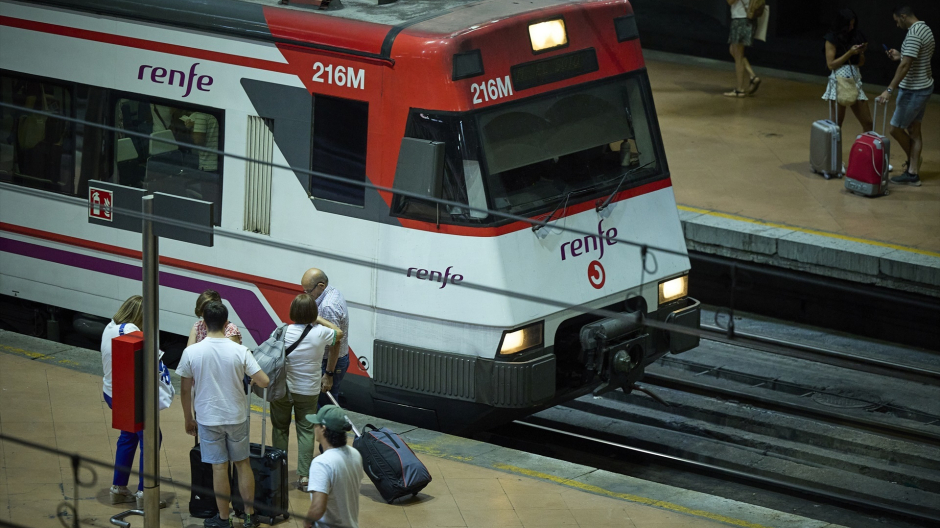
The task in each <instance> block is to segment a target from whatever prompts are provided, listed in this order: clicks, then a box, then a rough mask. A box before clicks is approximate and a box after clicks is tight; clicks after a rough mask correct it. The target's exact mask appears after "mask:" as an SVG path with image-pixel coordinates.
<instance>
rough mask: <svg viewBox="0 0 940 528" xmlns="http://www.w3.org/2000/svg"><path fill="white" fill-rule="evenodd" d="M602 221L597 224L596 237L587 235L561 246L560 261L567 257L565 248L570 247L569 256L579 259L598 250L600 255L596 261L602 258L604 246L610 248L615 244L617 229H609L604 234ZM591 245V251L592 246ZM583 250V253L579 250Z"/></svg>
mask: <svg viewBox="0 0 940 528" xmlns="http://www.w3.org/2000/svg"><path fill="white" fill-rule="evenodd" d="M603 223H604V221H603V220H601V221H600V222H598V223H597V236H594V235H587V236H585V237H584V238H576V239H574V240H572V241H571V242H565V243H564V244H562V245H561V260H565V259H566V258H568V256H567V255H566V254H565V246H570V248H569V249H570V250H571V256H572V257H580V256H581V255H587V254H588V253H590V252H591V251H596V250H598V249H600V251H601V255H600V256H599V257H597V260H600V259H602V258H604V246H612V245H614V244H616V243H617V241H616V240H615V239H616V238H617V228H616V227H611V228H610V229H608V230H607V232H606V233H604V228H603V227H602V226H601V224H603ZM592 245H593V249H592V247H591V246H592ZM582 249H583V250H584V251H583V252H582V251H581V250H582Z"/></svg>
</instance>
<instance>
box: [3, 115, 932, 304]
mask: <svg viewBox="0 0 940 528" xmlns="http://www.w3.org/2000/svg"><path fill="white" fill-rule="evenodd" d="M0 108H9V109H12V110H18V111H23V112H31V113H35V114H39V115H42V116H45V117H47V118H53V119H61V120H63V121H67V122H71V123H75V124H80V125H83V126H90V127H94V128H99V129H102V130H106V131H109V132H114V133H120V134H124V135H125V136H130V137H138V138H141V139H146V140H149V141H156V142H161V143H165V144H169V145H174V146H177V147H185V148H189V149H192V150H197V151H202V152H207V153H210V154H215V155H218V156H223V157H226V158H231V159H235V160H239V161H244V162H248V163H255V164H259V165H265V166H270V167H271V168H272V169H281V170H286V171H291V172H293V173H295V174H297V173H300V174H306V175H308V176H312V177H316V178H321V179H324V180H328V181H333V182H337V183H343V184H346V185H354V186H359V187H363V188H365V189H372V190H375V191H379V192H387V193H390V194H397V195H400V196H406V197H410V198H415V199H420V200H424V201H428V202H431V203H437V204H440V205H446V206H451V207H457V208H461V209H468V210H471V211H476V212H481V213H486V214H488V215H492V216H495V217H500V218H503V219H506V220H513V221H517V222H524V223H528V224H530V225H531V226H533V227H546V228H551V229H552V230H553V231H555V232H567V233H572V234H577V235H579V236H581V237H583V236H592V237H598V234H597V233H596V232H591V231H586V230H582V229H577V228H574V227H570V226H568V225H567V223H566V224H565V225H560V226H559V225H553V224H551V223H550V222H546V221H543V220H538V219H535V218H529V217H525V216H520V215H516V214H512V213H507V212H504V211H499V210H494V209H488V208H481V207H474V206H470V205H468V204H464V203H461V202H455V201H452V200H447V199H444V198H436V197H427V196H424V195H420V194H418V193H413V192H410V191H405V190H401V189H395V188H392V187H385V186H382V185H376V184H373V183H371V182H368V181H363V182H360V181H354V180H350V179H347V178H344V177H341V176H336V175H332V174H328V173H323V172H319V171H314V170H311V169H305V168H301V167H292V166H290V165H285V164H280V163H275V162H272V161H267V160H259V159H255V158H250V157H248V156H243V155H240V154H235V153H231V152H226V151H222V150H218V149H213V148H209V147H203V146H199V145H194V144H192V143H186V142H181V141H177V140H172V139H165V138H157V137H152V136H151V135H149V134H145V133H142V132H136V131H133V130H126V129H123V128H119V127H114V126H110V125H106V124H103V123H96V122H94V121H88V120H86V119H79V118H75V117H69V116H61V115H58V114H54V113H51V112H45V111H42V110H37V109H33V108H28V107H24V106H19V105H14V104H10V103H5V102H2V101H0ZM17 187H18V188H20V189H30V188H29V187H24V186H17ZM34 191H35V190H34ZM35 194H37V195H38V196H41V197H43V198H50V197H51V196H56V197H62V198H72V196H74V195H64V194H60V193H50V192H47V191H38V192H36V193H35ZM76 200H78V201H79V202H80V203H81V204H82V206H83V207H84V206H86V205H87V202H85V201H84V200H82V199H80V198H76ZM112 209H113V210H115V211H119V212H122V213H124V214H128V215H131V216H140V217H142V216H143V213H142V212H141V211H134V210H132V209H124V208H113V207H112ZM154 219H155V220H158V221H161V222H165V223H167V224H172V225H178V226H182V225H185V226H186V227H189V228H192V229H195V230H202V231H208V230H213V228H210V227H205V226H196V225H194V224H186V223H185V222H184V223H182V224H180V223H179V222H180V221H178V220H173V219H170V218H165V219H160V218H154ZM213 232H215V233H218V234H220V235H222V236H227V237H230V238H239V237H241V236H244V235H245V233H243V232H236V231H230V230H225V229H220V228H215V229H214V231H213ZM618 234H619V233H618ZM602 238H603V240H605V241H608V242H616V243H623V244H625V245H628V246H632V247H635V248H637V249H639V250H640V251H639V253H638V257H641V258H642V254H643V253H645V252H650V251H658V252H661V253H664V254H668V255H673V256H678V257H681V258H688V253H687V252H684V251H679V250H675V249H672V248H666V247H661V246H657V245H653V244H649V243H643V242H637V241H634V240H629V239H625V238H621V237H608V236H606V234H605V236H603V237H602ZM248 241H250V242H252V243H259V244H266V245H276V244H277V243H279V241H275V240H273V239H269V238H262V237H260V236H258V237H254V236H252V237H250V239H249V240H248ZM300 248H302V249H299V250H301V251H304V252H307V253H310V252H311V247H310V246H300ZM295 250H297V249H295ZM327 255H330V256H331V257H330V258H336V257H337V256H338V255H337V254H335V253H322V254H321V255H320V256H327ZM696 258H697V259H699V260H701V261H704V262H710V263H712V264H718V265H721V266H727V265H728V263H727V261H726V260H725V259H723V258H720V257H716V256H712V255H708V254H704V253H702V254H699V255H697V256H696ZM339 260H343V259H342V258H340V259H339ZM354 260H355V259H354ZM361 264H362V265H369V266H372V267H375V265H374V263H371V262H367V261H362V263H361ZM734 267H735V268H740V269H744V270H748V271H754V272H759V273H762V274H765V275H772V276H777V277H781V278H786V279H789V280H793V279H794V278H793V277H792V276H791V275H790V274H788V273H786V272H784V271H782V270H775V269H773V268H770V267H767V266H762V265H759V264H753V263H750V262H746V261H736V262H735V263H734ZM387 271H395V272H402V273H403V272H406V271H407V269H406V268H397V267H392V268H391V269H389V270H387ZM796 280H797V281H798V282H802V283H806V284H811V285H815V286H820V287H827V288H832V289H836V290H839V291H844V292H847V293H856V289H855V288H854V287H852V286H849V285H845V284H840V283H838V282H833V281H828V280H823V279H816V278H811V277H806V276H802V277H797V278H796ZM470 285H471V283H469V282H467V281H464V282H461V286H470ZM477 286H479V287H481V288H485V290H484V291H489V292H491V293H498V292H502V293H503V294H507V295H508V294H510V293H512V294H515V295H524V294H519V293H518V292H513V291H512V290H499V289H492V288H490V287H486V286H482V285H477ZM641 286H642V285H638V287H641ZM631 290H633V289H631ZM870 295H871V296H872V297H873V298H875V299H880V300H885V301H892V302H897V300H898V298H897V296H894V295H891V294H888V293H883V292H876V291H873V292H871V293H870ZM529 297H530V299H528V300H533V302H542V301H545V300H546V299H543V298H541V297H538V296H529ZM903 302H904V303H906V304H909V305H912V306H918V307H921V308H926V309H935V308H936V306H934V305H933V304H931V303H929V302H925V301H921V300H919V299H910V298H905V299H903ZM565 306H566V307H568V308H572V307H574V306H576V305H572V304H567V305H565Z"/></svg>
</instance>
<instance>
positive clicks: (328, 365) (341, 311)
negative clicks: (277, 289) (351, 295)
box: [300, 268, 349, 407]
mask: <svg viewBox="0 0 940 528" xmlns="http://www.w3.org/2000/svg"><path fill="white" fill-rule="evenodd" d="M300 285H301V286H302V287H303V289H304V293H309V294H310V295H313V296H314V297H316V299H317V310H318V311H319V312H320V316H319V317H318V319H326V320H327V321H329V322H331V323H333V324H335V325H336V326H338V327H339V329H340V330H342V331H343V338H342V339H340V341H339V343H336V344H335V345H333V346H331V347H330V353H329V354H328V355H327V356H326V357H324V358H323V365H322V367H321V368H322V373H323V376H321V378H320V379H321V380H322V382H321V383H322V385H321V388H320V400H319V402H318V405H317V407H323V406H324V405H329V404H330V398H329V396H327V395H326V394H324V393H325V392H326V391H329V392H330V394H332V395H333V397H334V398H336V399H337V400H339V392H340V391H339V389H340V384H341V383H342V381H343V377H344V376H345V375H346V370H348V369H349V310H347V308H346V299H345V298H344V297H343V294H342V293H340V292H339V290H337V289H336V288H334V287H332V286H330V279H329V278H328V277H327V276H326V273H323V270H319V269H317V268H310V269H308V270H307V271H306V272H304V276H303V277H302V278H301V279H300Z"/></svg>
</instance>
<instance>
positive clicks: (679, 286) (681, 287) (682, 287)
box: [659, 275, 689, 304]
mask: <svg viewBox="0 0 940 528" xmlns="http://www.w3.org/2000/svg"><path fill="white" fill-rule="evenodd" d="M688 294H689V276H688V275H683V276H681V277H676V278H675V279H670V280H667V281H665V282H660V283H659V304H664V303H667V302H669V301H674V300H676V299H679V298H681V297H685V296H687V295H688Z"/></svg>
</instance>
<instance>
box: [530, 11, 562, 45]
mask: <svg viewBox="0 0 940 528" xmlns="http://www.w3.org/2000/svg"><path fill="white" fill-rule="evenodd" d="M529 41H530V42H531V43H532V51H534V52H535V53H538V52H540V51H548V50H551V49H555V48H561V47H564V46H567V45H568V33H567V32H566V31H565V21H564V20H563V19H561V18H556V19H555V20H546V21H545V22H539V23H537V24H532V25H531V26H529Z"/></svg>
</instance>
